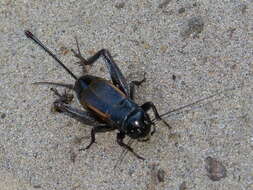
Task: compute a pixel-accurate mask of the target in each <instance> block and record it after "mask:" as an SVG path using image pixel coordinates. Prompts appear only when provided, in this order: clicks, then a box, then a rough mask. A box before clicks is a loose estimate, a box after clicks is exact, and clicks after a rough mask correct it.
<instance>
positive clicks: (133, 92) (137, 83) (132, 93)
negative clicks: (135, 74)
mask: <svg viewBox="0 0 253 190" xmlns="http://www.w3.org/2000/svg"><path fill="white" fill-rule="evenodd" d="M145 81H146V73H144V76H143V79H142V80H139V81H132V82H131V83H130V98H131V99H132V100H134V95H135V87H136V86H137V87H138V86H140V85H142V83H144V82H145Z"/></svg>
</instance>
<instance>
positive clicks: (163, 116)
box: [151, 87, 239, 122]
mask: <svg viewBox="0 0 253 190" xmlns="http://www.w3.org/2000/svg"><path fill="white" fill-rule="evenodd" d="M236 88H239V87H232V88H228V89H225V90H223V91H220V92H217V93H215V94H212V95H209V96H207V97H204V98H201V99H199V100H197V101H195V102H192V103H190V104H187V105H184V106H181V107H179V108H176V109H173V110H170V111H167V112H166V113H163V114H161V115H160V117H162V118H165V117H166V116H168V115H169V114H170V113H173V112H177V111H180V110H182V109H184V108H187V107H191V106H193V105H195V104H198V103H200V102H203V101H205V100H208V99H210V98H213V97H215V96H218V95H221V94H223V93H224V92H227V91H233V90H235V89H236ZM151 121H152V122H154V121H157V119H152V120H151Z"/></svg>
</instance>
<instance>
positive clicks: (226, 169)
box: [0, 0, 253, 190]
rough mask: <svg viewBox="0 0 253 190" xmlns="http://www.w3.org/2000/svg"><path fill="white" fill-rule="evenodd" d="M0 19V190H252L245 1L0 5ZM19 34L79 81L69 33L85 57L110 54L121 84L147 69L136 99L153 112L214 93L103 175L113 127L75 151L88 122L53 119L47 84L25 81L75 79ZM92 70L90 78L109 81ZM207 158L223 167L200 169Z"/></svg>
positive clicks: (249, 24) (250, 36)
mask: <svg viewBox="0 0 253 190" xmlns="http://www.w3.org/2000/svg"><path fill="white" fill-rule="evenodd" d="M0 17H1V19H0V33H1V35H0V43H1V46H0V61H1V62H0V106H1V107H0V115H1V117H0V127H1V130H0V164H1V165H0V167H1V171H0V176H1V179H0V186H1V188H0V189H1V190H2V189H18V190H21V189H22V190H23V189H57V190H60V189H61V190H62V189H67V190H68V189H69V190H78V189H111V190H112V189H124V190H127V189H131V190H133V189H149V190H155V189H181V190H183V189H187V190H188V189H194V190H203V189H207V190H211V189H222V190H228V189H229V190H252V189H253V169H252V165H253V153H252V149H253V128H252V122H253V119H252V112H253V109H252V92H253V91H252V87H253V86H252V74H253V2H252V1H251V0H244V1H242V0H233V1H232V0H230V1H229V0H226V1H208V0H203V1H196V0H195V1H194V0H190V1H185V0H182V1H177V0H165V1H164V0H163V1H162V0H159V1H144V0H140V1H134V0H128V1H123V0H122V1H112V0H106V1H102V0H95V1H88V0H71V1H66V0H64V1H49V0H46V1H27V0H23V1H21V0H16V1H11V0H1V2H0ZM25 29H29V30H31V31H32V32H33V33H34V34H36V36H38V37H39V38H40V39H41V40H42V41H43V42H44V43H46V44H47V45H48V46H49V47H50V48H51V49H52V50H53V51H54V52H56V53H57V54H58V55H59V57H60V59H61V60H63V61H64V63H66V65H67V66H68V67H69V68H70V69H71V70H73V72H74V73H77V74H79V75H81V74H82V73H83V72H82V69H81V67H80V66H79V65H78V64H74V63H75V62H76V61H77V60H76V58H75V57H74V56H73V55H72V53H71V52H70V49H71V48H75V47H76V46H75V41H74V37H75V36H77V38H78V39H79V41H80V46H81V50H82V53H83V54H84V55H86V56H87V57H88V56H91V55H92V54H94V52H96V51H98V50H99V49H101V48H107V49H109V50H110V51H111V53H112V55H113V56H114V58H115V60H116V61H117V63H118V65H119V67H120V68H121V69H122V71H123V73H124V74H125V75H126V76H127V77H128V79H129V80H133V79H140V78H142V75H143V73H144V72H145V71H146V72H147V75H146V76H147V82H146V83H145V84H143V85H142V86H141V87H140V88H138V90H137V91H138V95H137V102H138V103H142V102H144V101H153V102H154V103H155V104H156V105H157V107H158V109H159V112H160V113H164V112H166V111H168V110H172V109H174V108H177V107H180V106H182V105H185V104H189V103H191V102H194V101H196V100H198V99H201V98H203V97H206V96H208V95H210V94H215V93H218V92H222V93H220V94H218V95H217V96H215V97H213V98H210V99H209V100H206V101H204V102H201V103H198V104H196V105H194V106H191V107H188V108H186V109H184V110H180V111H179V112H174V113H173V114H171V115H170V117H167V118H166V120H167V122H169V123H170V125H171V126H172V127H173V129H172V130H168V129H166V128H165V127H162V126H160V127H158V128H157V133H156V134H155V135H154V136H153V137H152V139H151V140H150V141H149V142H145V143H135V144H134V145H133V148H134V149H135V150H136V152H138V153H139V154H141V155H142V156H144V157H145V158H146V160H145V161H141V160H138V159H136V158H135V157H134V156H133V155H132V154H127V155H126V157H125V159H124V160H123V161H122V163H121V164H120V165H119V166H118V167H117V168H116V169H113V167H114V165H115V164H116V162H117V160H118V158H119V156H120V154H121V151H122V148H121V147H119V146H118V145H117V144H116V142H115V138H116V131H115V132H112V133H105V134H99V135H97V143H96V144H95V145H93V146H92V147H91V148H90V149H89V150H87V151H85V152H79V151H78V149H79V148H82V147H84V146H85V145H87V143H88V142H89V139H88V136H89V133H90V127H87V126H84V125H83V124H81V123H79V122H77V121H75V120H73V119H71V118H68V117H66V116H64V115H62V114H57V113H52V111H51V105H52V102H53V101H54V100H55V98H56V97H55V96H54V95H53V93H52V91H50V87H48V86H35V85H32V83H33V82H36V81H58V82H67V83H73V82H74V81H73V79H71V77H70V76H69V75H67V74H66V72H65V71H64V70H63V69H62V68H60V66H58V65H57V64H56V63H55V62H54V61H53V60H52V58H51V57H49V56H48V55H47V54H46V53H45V52H43V51H42V50H41V49H40V48H38V47H37V46H36V45H35V44H34V43H33V42H31V41H30V40H28V39H27V38H26V37H25V35H24V30H25ZM99 63H102V62H101V61H100V62H99ZM101 65H102V64H96V65H95V66H94V67H92V68H91V73H92V74H96V75H99V76H106V77H108V74H106V68H104V67H103V66H101ZM173 75H174V77H173ZM173 79H174V80H173ZM59 90H60V91H61V92H63V89H61V88H59ZM74 104H76V102H75V103H74ZM81 137H87V138H84V139H83V140H82V141H79V140H78V139H80V138H81ZM207 157H211V158H214V159H216V160H217V161H218V162H219V163H221V166H220V167H221V168H223V169H222V170H223V171H222V172H221V171H220V169H217V168H215V167H218V166H217V165H218V164H213V166H212V167H214V168H213V169H210V167H211V166H209V169H207V168H208V167H207V165H206V164H207V163H208V162H207ZM215 163H217V162H215ZM222 166H223V167H222ZM208 172H209V173H208ZM157 173H159V179H158V177H157V176H156V175H157ZM212 175H215V176H216V177H211V176H212ZM219 176H220V177H219ZM215 179H216V181H214V180H215Z"/></svg>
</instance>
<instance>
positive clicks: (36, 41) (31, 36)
mask: <svg viewBox="0 0 253 190" xmlns="http://www.w3.org/2000/svg"><path fill="white" fill-rule="evenodd" d="M25 35H26V37H27V38H31V39H32V40H33V41H34V42H35V43H36V44H38V45H39V46H40V47H41V48H43V49H44V50H45V51H46V52H47V53H48V54H49V55H50V56H51V57H53V58H54V60H56V61H57V62H58V63H59V64H60V65H61V66H62V67H63V68H64V69H65V70H66V71H67V72H68V73H69V74H70V75H71V76H72V77H73V78H74V79H76V80H77V79H78V78H77V77H76V76H75V75H74V74H73V73H72V72H71V71H70V70H69V69H68V68H67V67H66V66H65V65H64V64H63V63H62V62H61V61H60V60H59V59H58V58H57V57H56V55H55V54H53V53H52V52H51V51H50V50H49V49H48V48H47V47H46V46H45V45H44V44H42V42H41V41H40V40H39V39H38V38H37V37H36V36H34V35H33V33H31V32H30V31H29V30H25Z"/></svg>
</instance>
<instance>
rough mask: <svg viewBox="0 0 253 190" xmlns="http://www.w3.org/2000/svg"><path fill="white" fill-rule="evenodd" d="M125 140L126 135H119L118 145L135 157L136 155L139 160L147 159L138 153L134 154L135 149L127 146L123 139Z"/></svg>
mask: <svg viewBox="0 0 253 190" xmlns="http://www.w3.org/2000/svg"><path fill="white" fill-rule="evenodd" d="M124 138H125V134H124V133H118V134H117V143H118V144H119V145H120V146H122V147H123V148H125V149H127V150H128V151H130V152H131V153H133V155H135V156H136V157H137V158H138V159H141V160H145V158H143V157H141V156H140V155H138V154H137V153H136V152H134V150H133V148H132V147H130V146H128V145H127V144H125V143H124V142H123V139H124Z"/></svg>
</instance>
